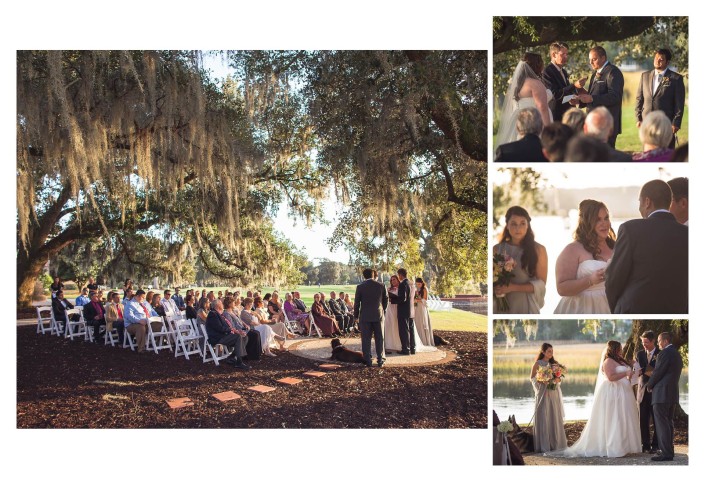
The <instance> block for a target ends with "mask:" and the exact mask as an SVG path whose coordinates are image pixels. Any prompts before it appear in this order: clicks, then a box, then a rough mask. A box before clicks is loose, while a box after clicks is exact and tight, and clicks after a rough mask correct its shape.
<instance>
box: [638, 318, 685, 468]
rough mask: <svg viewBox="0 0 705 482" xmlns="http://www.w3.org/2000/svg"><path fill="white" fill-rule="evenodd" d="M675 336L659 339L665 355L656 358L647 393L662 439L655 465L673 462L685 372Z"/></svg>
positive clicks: (660, 354) (662, 336)
mask: <svg viewBox="0 0 705 482" xmlns="http://www.w3.org/2000/svg"><path fill="white" fill-rule="evenodd" d="M672 340H673V336H672V335H671V334H670V333H667V332H664V333H661V334H660V335H659V336H658V346H659V348H660V349H661V353H659V354H658V356H657V357H656V367H655V368H654V371H653V373H652V374H651V378H650V379H649V383H647V384H646V389H647V390H649V391H650V392H651V403H652V405H653V407H654V422H655V424H656V435H657V436H658V448H659V453H658V454H656V456H654V457H651V460H653V461H655V462H666V461H669V460H673V455H674V450H673V416H674V415H675V411H676V405H678V381H679V380H680V377H681V371H682V370H683V358H682V357H681V355H680V353H678V349H677V348H676V347H675V346H673V345H672V344H671V341H672Z"/></svg>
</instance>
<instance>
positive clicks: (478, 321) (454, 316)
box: [65, 285, 487, 333]
mask: <svg viewBox="0 0 705 482" xmlns="http://www.w3.org/2000/svg"><path fill="white" fill-rule="evenodd" d="M355 287H356V285H321V286H320V288H319V287H318V285H313V286H297V287H296V288H289V289H284V288H281V289H279V293H280V294H281V295H282V296H284V294H285V293H286V292H287V291H294V290H296V291H299V292H300V293H301V299H302V300H303V301H304V303H306V306H311V305H312V304H313V295H314V294H315V293H318V292H323V293H325V294H326V298H328V297H330V292H331V291H335V292H336V293H340V292H341V291H344V292H346V293H349V294H350V296H351V297H354V295H355ZM194 289H197V290H198V291H199V292H200V290H202V289H206V290H207V291H214V292H215V293H216V295H217V294H218V291H222V292H225V291H226V290H231V291H232V289H233V288H232V287H228V286H218V287H205V288H204V287H198V288H194ZM119 291H120V293H121V294H122V289H120V290H119ZM180 291H181V294H183V293H185V292H186V290H185V289H183V290H180ZM272 291H274V288H272V287H265V288H263V289H262V294H263V295H264V294H267V293H271V292H272ZM159 292H160V293H161V292H162V291H161V290H160V291H159ZM105 294H106V295H107V293H105ZM65 295H66V298H67V299H68V300H69V301H70V302H71V303H73V302H74V300H75V299H76V297H77V296H78V291H75V290H73V291H68V290H67V291H66V292H65ZM243 295H244V293H243ZM430 315H431V322H432V324H433V328H435V329H437V330H447V331H476V332H482V333H487V316H484V315H478V314H475V313H471V312H469V311H463V310H458V309H455V308H454V309H453V310H451V311H431V312H430Z"/></svg>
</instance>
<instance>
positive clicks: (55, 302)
mask: <svg viewBox="0 0 705 482" xmlns="http://www.w3.org/2000/svg"><path fill="white" fill-rule="evenodd" d="M51 309H52V311H53V312H54V319H55V320H57V321H64V322H65V321H67V320H66V310H70V309H73V305H72V304H71V303H70V302H69V300H66V299H64V290H59V291H57V292H56V296H55V297H54V298H52V300H51ZM79 319H81V316H80V315H71V320H72V321H78V320H79Z"/></svg>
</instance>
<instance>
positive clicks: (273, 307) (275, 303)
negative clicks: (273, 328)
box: [265, 291, 284, 321]
mask: <svg viewBox="0 0 705 482" xmlns="http://www.w3.org/2000/svg"><path fill="white" fill-rule="evenodd" d="M265 298H266V295H265ZM281 309H282V307H281V304H280V302H279V293H277V292H276V291H275V292H274V293H272V297H271V299H270V300H269V302H268V303H267V311H268V312H269V319H270V320H272V321H284V315H282V313H281Z"/></svg>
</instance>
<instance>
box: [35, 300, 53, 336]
mask: <svg viewBox="0 0 705 482" xmlns="http://www.w3.org/2000/svg"><path fill="white" fill-rule="evenodd" d="M45 312H46V313H48V315H46V314H44V313H45ZM47 321H48V322H49V326H44V323H46V322H47ZM53 325H54V313H53V310H52V309H51V306H37V333H41V334H42V335H44V334H45V333H47V332H48V333H49V334H51V331H52V327H53Z"/></svg>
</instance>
